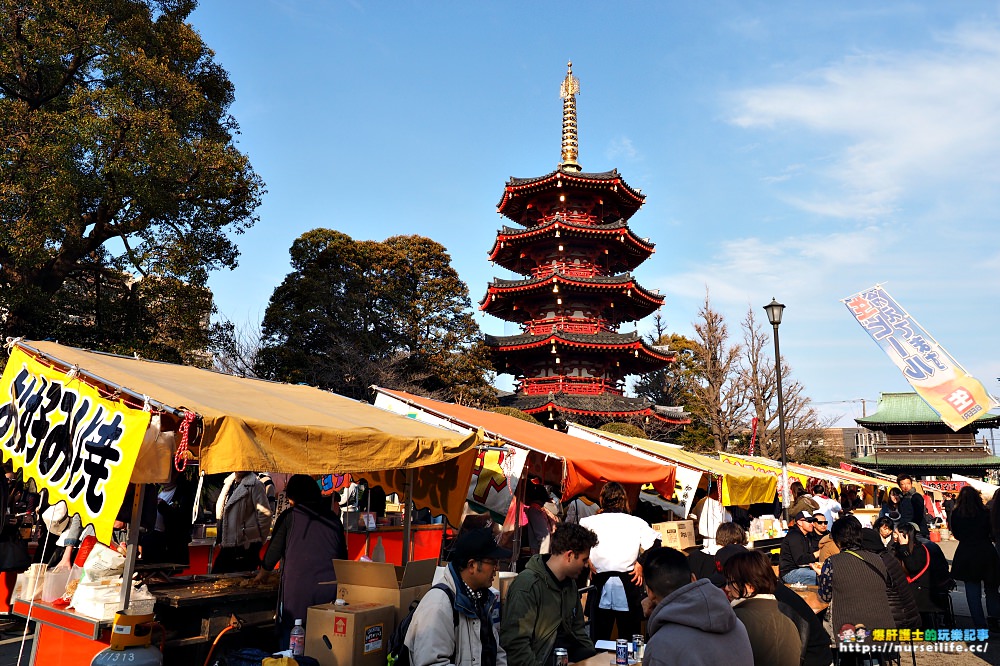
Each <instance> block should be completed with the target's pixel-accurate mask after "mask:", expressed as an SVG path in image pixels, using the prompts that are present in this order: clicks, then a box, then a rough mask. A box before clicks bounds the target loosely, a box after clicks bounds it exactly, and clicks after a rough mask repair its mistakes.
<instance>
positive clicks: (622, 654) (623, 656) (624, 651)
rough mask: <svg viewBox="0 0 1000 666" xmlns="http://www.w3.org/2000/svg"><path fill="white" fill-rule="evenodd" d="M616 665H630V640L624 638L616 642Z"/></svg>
mask: <svg viewBox="0 0 1000 666" xmlns="http://www.w3.org/2000/svg"><path fill="white" fill-rule="evenodd" d="M615 666H628V641H627V640H625V639H624V638H619V639H618V640H617V641H616V642H615Z"/></svg>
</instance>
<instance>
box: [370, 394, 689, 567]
mask: <svg viewBox="0 0 1000 666" xmlns="http://www.w3.org/2000/svg"><path fill="white" fill-rule="evenodd" d="M375 404H376V405H378V406H381V407H384V408H385V409H388V410H390V411H393V412H395V413H397V414H400V415H403V416H408V417H410V418H414V419H418V420H422V421H426V422H428V423H433V424H436V425H441V426H442V427H449V428H453V429H455V430H457V431H459V432H470V431H473V430H477V429H481V430H482V431H483V432H484V435H485V436H486V438H487V441H488V442H489V443H490V444H491V446H489V447H487V449H486V450H483V451H481V452H480V454H479V457H478V460H477V464H476V469H475V470H474V473H473V476H472V479H471V481H470V484H469V488H468V497H469V500H470V502H474V503H476V504H477V505H479V506H482V507H485V508H487V509H489V510H490V511H492V512H494V514H496V515H498V516H509V515H511V509H512V506H513V514H519V511H520V510H519V507H521V506H523V505H524V492H525V491H524V489H525V486H526V485H527V484H523V483H519V481H520V480H521V479H522V478H526V477H527V476H529V475H530V476H532V477H535V478H537V479H539V480H540V481H541V482H543V483H545V484H550V485H552V486H553V487H555V488H558V489H559V494H560V495H561V498H562V499H563V500H564V501H566V500H570V499H572V498H574V497H577V496H580V495H583V496H587V497H590V498H591V499H596V498H597V497H598V495H599V493H600V490H601V488H602V487H603V486H604V484H605V483H606V482H608V481H617V482H619V483H621V484H623V485H624V486H625V487H626V488H627V489H630V490H631V492H632V493H633V498H637V497H638V493H639V489H640V488H641V487H642V486H643V485H644V484H647V483H648V484H651V485H652V486H653V488H655V489H656V491H657V492H659V493H661V494H666V495H668V496H669V495H672V494H673V492H674V485H675V479H676V472H677V468H676V466H675V465H673V464H664V462H663V461H662V460H655V459H650V458H648V457H644V456H642V455H638V454H637V453H636V452H632V451H617V450H613V449H610V448H608V447H605V446H600V445H597V444H594V443H593V442H589V441H586V440H582V439H579V438H577V437H572V436H570V435H567V434H565V433H562V432H559V431H557V430H552V429H549V428H545V427H542V426H541V425H538V424H537V423H530V422H528V421H523V420H521V419H517V418H514V417H512V416H507V415H505V414H498V413H496V412H487V411H483V410H479V409H473V408H471V407H465V406H462V405H455V404H451V403H445V402H440V401H437V400H431V399H430V398H423V397H420V396H415V395H412V394H409V393H405V392H403V391H391V390H389V389H383V388H376V400H375ZM508 527H509V525H508ZM516 534H517V533H516ZM516 539H517V537H515V542H514V548H515V550H517V549H518V548H519V546H520V543H519V542H518V541H517V540H516Z"/></svg>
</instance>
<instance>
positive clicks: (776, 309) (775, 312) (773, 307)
mask: <svg viewBox="0 0 1000 666" xmlns="http://www.w3.org/2000/svg"><path fill="white" fill-rule="evenodd" d="M764 311H765V312H767V320H768V321H769V322H771V326H773V327H774V373H775V375H777V377H776V379H777V382H778V441H779V442H780V443H781V517H782V519H783V520H785V521H786V522H787V521H788V451H787V449H786V448H785V401H784V399H783V398H782V396H781V348H780V347H779V346H778V325H779V324H780V323H781V315H782V313H783V312H784V311H785V306H784V305H783V304H781V303H779V302H778V301H777V300H775V299H774V298H772V299H771V302H770V303H768V304H767V305H765V306H764Z"/></svg>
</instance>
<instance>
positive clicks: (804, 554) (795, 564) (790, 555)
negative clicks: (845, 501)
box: [778, 511, 819, 585]
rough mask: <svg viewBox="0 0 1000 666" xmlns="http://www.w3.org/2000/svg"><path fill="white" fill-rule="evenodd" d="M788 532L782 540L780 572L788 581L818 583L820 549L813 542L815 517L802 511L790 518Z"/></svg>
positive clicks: (806, 583)
mask: <svg viewBox="0 0 1000 666" xmlns="http://www.w3.org/2000/svg"><path fill="white" fill-rule="evenodd" d="M790 520H794V522H792V523H790V524H789V525H788V534H786V535H785V538H784V539H783V540H782V542H781V551H780V555H779V559H778V573H779V574H780V576H781V580H783V581H785V582H786V583H802V584H805V585H815V584H816V574H817V573H818V569H819V564H818V562H819V549H818V548H817V547H816V544H815V543H814V542H813V540H812V538H811V535H812V531H813V517H812V515H811V514H810V513H809V512H807V511H800V512H799V513H798V514H796V515H795V516H793V517H792V518H790Z"/></svg>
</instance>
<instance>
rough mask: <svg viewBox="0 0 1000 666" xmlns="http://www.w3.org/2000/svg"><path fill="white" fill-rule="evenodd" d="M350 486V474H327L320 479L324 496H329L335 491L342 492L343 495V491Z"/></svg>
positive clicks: (321, 491)
mask: <svg viewBox="0 0 1000 666" xmlns="http://www.w3.org/2000/svg"><path fill="white" fill-rule="evenodd" d="M350 487H351V475H350V474H327V475H326V476H324V477H321V478H320V480H319V490H320V493H322V495H323V496H324V497H328V496H330V495H333V494H334V493H340V494H341V495H343V492H342V491H344V490H347V489H348V488H350ZM345 499H346V498H345Z"/></svg>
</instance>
